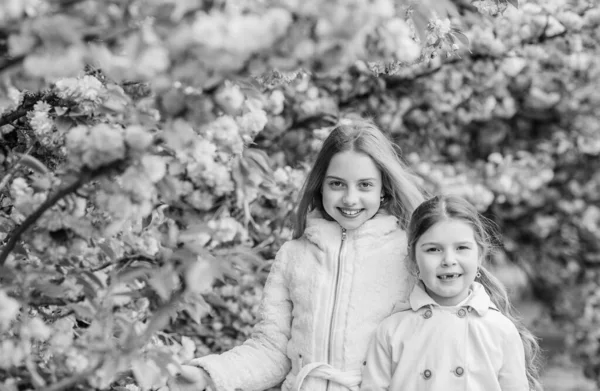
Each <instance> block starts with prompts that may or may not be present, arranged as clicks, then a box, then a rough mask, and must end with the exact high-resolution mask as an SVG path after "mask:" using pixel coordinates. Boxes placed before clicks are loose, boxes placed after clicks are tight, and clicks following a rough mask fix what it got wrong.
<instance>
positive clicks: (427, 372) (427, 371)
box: [423, 369, 431, 380]
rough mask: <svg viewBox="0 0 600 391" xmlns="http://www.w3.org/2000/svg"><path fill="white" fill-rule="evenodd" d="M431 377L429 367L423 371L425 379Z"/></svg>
mask: <svg viewBox="0 0 600 391" xmlns="http://www.w3.org/2000/svg"><path fill="white" fill-rule="evenodd" d="M430 377H431V371H430V370H429V369H426V370H424V371H423V378H424V379H425V380H427V379H429V378H430Z"/></svg>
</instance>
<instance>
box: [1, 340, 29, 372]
mask: <svg viewBox="0 0 600 391" xmlns="http://www.w3.org/2000/svg"><path fill="white" fill-rule="evenodd" d="M24 359H25V350H24V349H23V346H22V345H18V344H16V343H15V342H14V341H12V340H10V339H5V340H4V341H2V342H0V368H2V369H10V368H11V367H16V366H19V365H21V363H22V362H23V360H24Z"/></svg>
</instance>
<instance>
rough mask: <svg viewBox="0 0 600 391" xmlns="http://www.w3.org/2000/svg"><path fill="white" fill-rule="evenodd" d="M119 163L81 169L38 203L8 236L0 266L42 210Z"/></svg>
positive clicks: (44, 210) (42, 212)
mask: <svg viewBox="0 0 600 391" xmlns="http://www.w3.org/2000/svg"><path fill="white" fill-rule="evenodd" d="M119 164H121V161H117V162H115V163H111V164H109V165H107V166H103V167H100V168H98V169H95V170H90V169H83V170H82V172H81V175H80V176H79V177H78V178H77V179H76V180H75V181H74V182H73V183H71V184H70V185H68V186H65V187H64V188H62V189H59V190H58V191H57V192H56V193H54V194H53V195H52V196H50V197H49V198H48V199H47V200H46V201H44V203H43V204H42V205H40V207H39V208H38V209H37V210H36V211H35V212H33V213H32V214H30V215H29V216H28V217H27V218H26V219H25V221H23V222H22V223H21V225H19V226H18V227H17V228H15V229H14V230H13V231H12V232H11V234H10V236H9V237H10V239H9V240H8V242H7V243H6V245H5V246H4V248H3V249H2V252H1V253H0V266H2V265H4V263H5V262H6V259H7V258H8V254H10V252H11V251H12V250H13V249H14V248H15V246H16V244H17V242H18V240H19V238H20V237H21V235H22V234H23V233H24V232H25V231H27V229H29V227H31V226H32V225H33V223H35V222H36V221H37V220H38V219H39V218H40V217H41V216H42V215H43V214H44V212H46V211H47V210H48V209H50V208H51V207H52V206H54V204H56V203H57V202H58V201H59V200H60V199H61V198H63V197H65V196H66V195H68V194H70V193H72V192H74V191H75V190H77V189H78V188H80V187H81V186H83V185H84V184H86V183H87V182H89V181H90V180H92V179H93V178H95V177H97V176H100V175H103V174H105V173H107V172H109V171H110V170H112V169H113V168H115V167H117V166H118V165H119Z"/></svg>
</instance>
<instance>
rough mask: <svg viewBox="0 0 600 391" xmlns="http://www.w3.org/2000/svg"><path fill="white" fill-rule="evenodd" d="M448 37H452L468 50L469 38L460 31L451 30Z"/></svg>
mask: <svg viewBox="0 0 600 391" xmlns="http://www.w3.org/2000/svg"><path fill="white" fill-rule="evenodd" d="M450 35H451V36H453V37H454V38H456V39H458V40H459V41H460V42H461V43H462V44H463V45H465V46H466V47H467V48H469V45H470V42H469V37H467V36H466V35H465V34H463V33H462V32H461V31H460V30H458V29H455V28H453V29H452V32H451V33H450Z"/></svg>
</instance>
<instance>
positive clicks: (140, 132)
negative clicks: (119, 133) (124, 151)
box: [125, 125, 153, 151]
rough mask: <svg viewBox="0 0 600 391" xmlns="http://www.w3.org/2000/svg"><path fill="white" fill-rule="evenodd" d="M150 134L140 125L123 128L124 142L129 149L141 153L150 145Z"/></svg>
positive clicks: (151, 138)
mask: <svg viewBox="0 0 600 391" xmlns="http://www.w3.org/2000/svg"><path fill="white" fill-rule="evenodd" d="M152 140H153V137H152V134H151V133H150V132H149V131H147V130H146V129H144V128H143V127H141V126H140V125H130V126H128V127H127V128H125V142H126V143H127V146H128V147H129V148H132V149H134V150H137V151H143V150H145V149H146V148H148V147H149V146H150V145H151V144H152Z"/></svg>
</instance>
